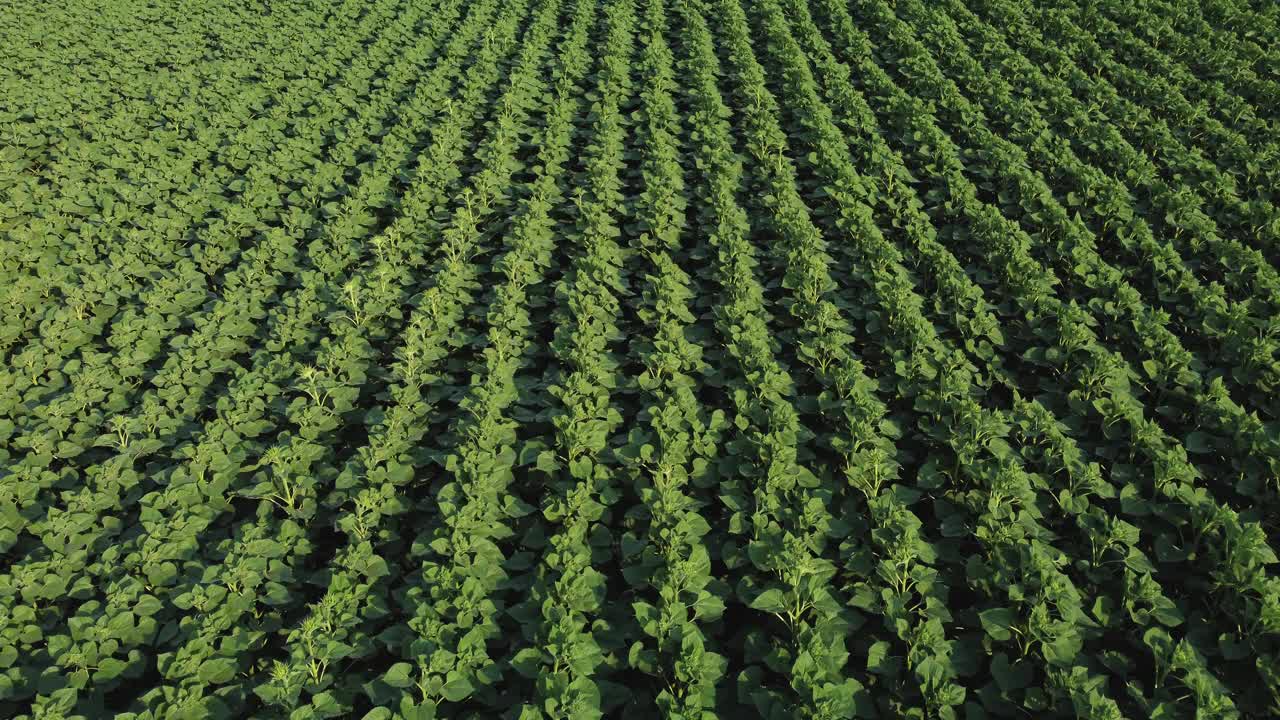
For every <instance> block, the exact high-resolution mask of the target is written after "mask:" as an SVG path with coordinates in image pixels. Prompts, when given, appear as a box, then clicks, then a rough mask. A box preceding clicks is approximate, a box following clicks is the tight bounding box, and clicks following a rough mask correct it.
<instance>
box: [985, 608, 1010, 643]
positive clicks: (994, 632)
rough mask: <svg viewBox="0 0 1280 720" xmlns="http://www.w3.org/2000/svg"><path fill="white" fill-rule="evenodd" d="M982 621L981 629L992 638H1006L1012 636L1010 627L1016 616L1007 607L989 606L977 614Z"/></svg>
mask: <svg viewBox="0 0 1280 720" xmlns="http://www.w3.org/2000/svg"><path fill="white" fill-rule="evenodd" d="M978 619H979V620H981V621H982V629H983V630H986V631H987V634H988V635H990V636H991V637H992V639H994V640H1008V639H1009V638H1011V637H1013V633H1012V632H1010V628H1012V627H1013V624H1014V623H1015V622H1017V621H1018V618H1017V616H1016V615H1015V614H1014V612H1013V611H1012V610H1010V609H1009V608H1002V607H1001V608H991V609H990V610H983V611H982V612H981V613H979V614H978Z"/></svg>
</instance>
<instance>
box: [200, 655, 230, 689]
mask: <svg viewBox="0 0 1280 720" xmlns="http://www.w3.org/2000/svg"><path fill="white" fill-rule="evenodd" d="M235 676H236V664H235V661H234V660H231V659H230V658H213V659H211V660H205V661H204V662H202V663H200V669H199V670H197V671H196V677H197V678H198V679H199V680H200V682H203V683H208V684H210V685H222V684H223V683H227V682H230V680H231V678H233V677H235Z"/></svg>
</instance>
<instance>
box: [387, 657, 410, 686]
mask: <svg viewBox="0 0 1280 720" xmlns="http://www.w3.org/2000/svg"><path fill="white" fill-rule="evenodd" d="M382 681H383V682H385V683H386V684H388V685H390V686H391V687H395V688H407V687H411V686H412V685H413V666H412V665H410V664H409V663H407V662H400V663H396V664H395V665H392V666H391V669H390V670H388V671H387V674H386V675H383V676H382Z"/></svg>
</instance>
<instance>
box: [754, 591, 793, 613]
mask: <svg viewBox="0 0 1280 720" xmlns="http://www.w3.org/2000/svg"><path fill="white" fill-rule="evenodd" d="M751 607H752V608H754V609H756V610H763V611H765V612H772V613H776V612H782V611H783V610H785V609H786V607H787V606H786V604H785V603H784V597H783V594H782V591H781V590H778V589H773V590H765V591H764V592H762V593H760V594H759V595H757V596H756V599H755V600H752V601H751Z"/></svg>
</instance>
